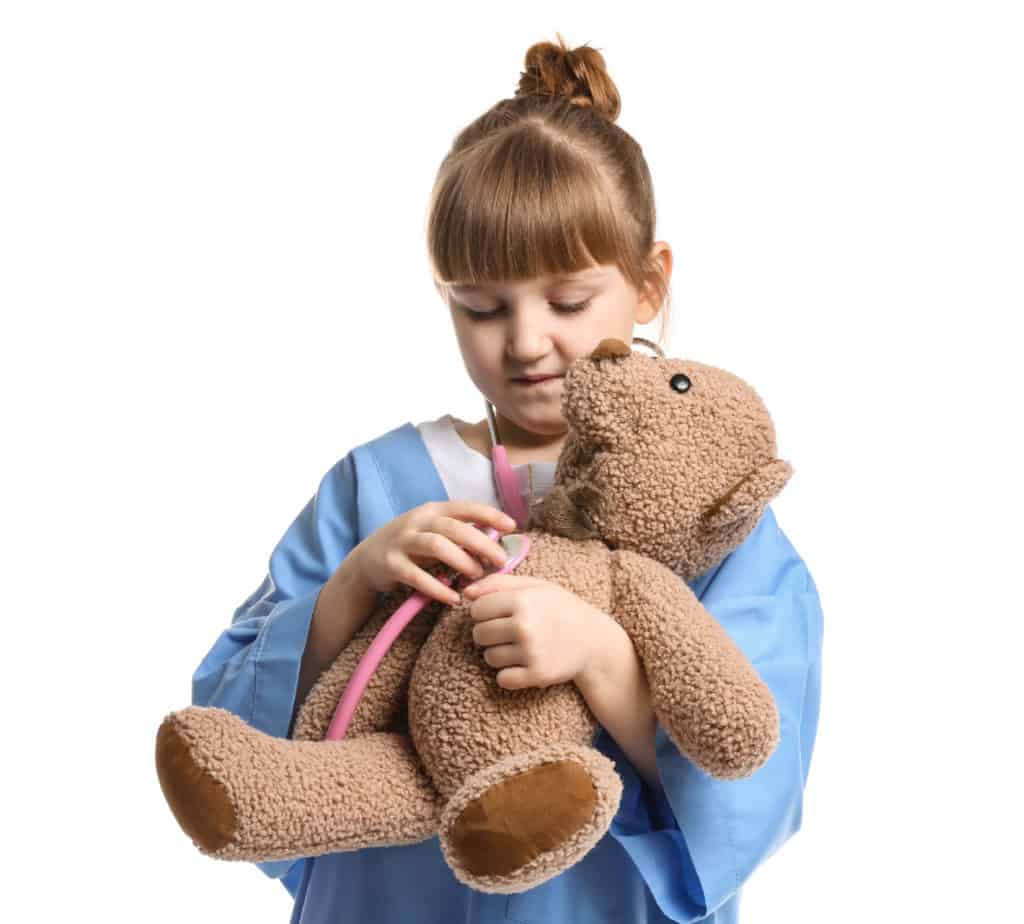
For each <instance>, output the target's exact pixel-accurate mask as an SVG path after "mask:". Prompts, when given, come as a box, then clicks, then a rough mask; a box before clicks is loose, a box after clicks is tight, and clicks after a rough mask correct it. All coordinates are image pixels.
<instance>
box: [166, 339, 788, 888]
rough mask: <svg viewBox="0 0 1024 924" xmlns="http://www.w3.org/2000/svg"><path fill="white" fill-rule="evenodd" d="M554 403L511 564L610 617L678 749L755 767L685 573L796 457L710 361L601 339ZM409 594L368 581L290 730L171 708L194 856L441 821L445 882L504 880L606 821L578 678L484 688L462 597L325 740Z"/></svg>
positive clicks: (718, 545) (750, 688)
mask: <svg viewBox="0 0 1024 924" xmlns="http://www.w3.org/2000/svg"><path fill="white" fill-rule="evenodd" d="M562 411H563V414H564V416H565V418H566V420H567V422H568V424H569V435H568V437H567V439H566V442H565V444H564V446H563V449H562V453H561V455H560V457H559V461H558V465H557V467H556V472H555V482H554V485H553V486H552V488H551V490H550V491H549V492H548V494H547V495H546V496H545V497H544V498H542V499H541V500H539V501H538V502H536V503H535V504H534V506H533V507H532V508H531V510H530V517H529V521H528V523H527V529H526V531H527V532H528V533H529V535H530V539H531V547H530V552H529V554H528V556H527V557H526V559H525V560H524V561H523V562H522V563H521V564H520V565H519V566H518V567H517V568H516V571H515V573H516V574H520V575H525V576H534V577H539V578H543V579H546V580H551V581H555V582H557V583H559V584H561V585H562V586H564V587H566V588H568V589H569V590H571V591H573V592H574V593H576V594H578V595H579V596H580V597H581V598H583V599H584V600H586V601H588V602H589V603H591V604H592V605H594V606H595V607H597V608H598V609H600V610H602V611H604V612H606V613H608V614H609V615H610V616H612V617H613V618H614V619H616V620H617V621H618V622H619V624H620V625H622V626H623V627H624V628H625V630H626V631H627V633H628V634H629V636H630V638H631V639H632V641H633V644H634V646H635V647H636V650H637V653H638V655H639V657H640V659H641V661H642V662H643V665H644V669H645V671H646V674H647V677H648V680H649V683H650V688H651V695H652V701H653V705H654V709H655V712H656V715H657V718H658V721H659V723H660V724H661V725H662V727H663V728H664V729H665V731H666V733H667V734H668V735H669V737H670V738H671V739H672V741H673V742H674V743H675V744H676V746H677V747H678V748H679V749H680V751H681V752H682V753H683V754H685V755H686V756H687V757H688V758H689V759H690V760H691V761H693V762H694V763H695V764H696V765H697V766H698V767H700V768H701V769H703V770H704V771H706V772H707V773H709V774H711V775H714V776H716V777H720V778H724V779H737V778H741V777H745V776H749V775H750V774H751V773H753V772H754V771H755V770H756V769H757V768H758V767H760V766H761V765H762V764H763V763H764V762H765V761H766V760H767V759H768V757H769V756H770V755H771V753H772V752H773V750H774V748H775V746H776V744H777V742H778V737H779V722H778V715H777V712H776V709H775V703H774V700H773V699H772V696H771V693H770V691H769V690H768V688H767V686H766V685H765V684H764V683H763V682H762V681H761V679H760V677H759V676H758V674H757V672H756V670H755V669H754V668H753V666H752V665H751V664H750V662H749V661H748V660H747V659H746V658H745V657H744V655H743V654H742V653H741V652H740V651H739V649H738V648H737V647H736V646H735V644H734V643H733V642H732V641H731V639H730V638H729V636H728V635H727V633H726V632H725V631H724V630H723V629H722V628H721V626H719V624H718V623H717V622H716V621H715V620H714V619H713V618H712V617H711V615H710V614H709V613H708V612H707V611H706V610H705V609H704V607H703V606H702V605H701V603H700V602H699V601H698V600H697V598H696V597H695V596H694V594H693V592H692V591H691V590H690V589H689V587H688V586H687V585H686V584H685V583H684V581H690V580H692V579H694V578H696V577H698V576H699V575H701V574H703V573H704V572H705V571H706V570H708V569H709V568H712V567H714V566H715V565H716V564H718V563H719V562H720V561H721V560H722V559H723V558H724V557H725V556H726V555H727V554H728V553H729V552H730V551H731V550H732V549H734V548H735V547H736V546H737V545H739V544H740V543H741V542H742V541H743V540H744V539H745V538H746V537H747V535H749V534H750V532H751V531H752V530H753V528H754V526H755V525H756V524H757V522H758V519H759V518H760V516H761V514H762V513H763V511H764V508H765V506H766V505H767V504H768V503H769V502H770V501H771V500H772V499H773V498H774V497H775V496H777V494H778V493H779V492H780V491H781V490H782V488H783V487H784V485H785V484H786V482H787V480H788V479H789V477H790V476H791V474H792V468H791V467H790V465H789V464H788V463H786V462H783V461H781V460H779V459H778V458H776V442H775V431H774V427H773V425H772V422H771V418H770V417H769V415H768V412H767V410H766V408H765V407H764V405H763V403H762V401H761V400H760V398H759V397H758V395H757V394H756V392H754V390H753V389H752V388H751V387H750V386H749V385H747V384H746V383H745V382H743V381H742V380H741V379H739V378H737V377H736V376H734V375H732V374H731V373H728V372H726V371H724V370H721V369H717V368H715V367H712V366H707V365H703V364H701V363H697V362H693V361H690V360H681V359H671V358H663V357H652V356H649V355H647V354H644V353H637V352H633V351H631V350H630V349H629V347H627V346H626V345H625V344H623V343H621V342H620V341H617V340H605V341H602V343H601V344H600V345H599V346H598V348H597V349H596V350H595V351H594V352H593V353H592V354H591V355H590V356H589V357H585V358H581V359H579V360H577V361H576V362H574V363H573V364H572V365H571V366H570V368H569V369H568V371H567V373H566V377H565V381H564V382H563V397H562ZM440 567H441V566H435V568H436V569H437V570H439V569H440ZM435 573H436V570H435ZM680 578H682V580H681V579H680ZM407 593H408V592H407V591H402V590H401V589H399V590H397V591H395V592H394V593H392V594H388V595H384V596H383V597H382V598H381V600H380V605H379V606H378V607H377V609H376V610H375V611H374V613H373V614H371V616H370V618H369V620H368V621H367V623H366V624H365V625H364V626H363V628H362V629H361V630H360V631H359V632H358V633H357V634H356V635H355V637H354V638H353V639H352V641H351V642H350V643H349V645H348V646H346V648H345V649H344V650H343V651H342V652H341V653H340V654H339V655H338V657H337V659H336V660H335V662H334V663H333V664H332V665H331V667H330V668H328V669H327V670H326V671H324V672H323V674H322V675H321V676H320V677H319V678H318V680H317V682H316V684H315V685H314V686H313V688H312V689H311V690H310V692H309V694H308V696H307V697H306V699H305V701H304V702H303V703H302V705H301V707H300V709H299V711H298V713H297V716H296V721H295V726H294V729H293V731H292V737H291V739H280V738H275V737H272V736H269V735H265V734H263V733H262V732H258V731H256V730H255V729H252V728H251V727H249V726H248V725H246V724H245V723H244V722H243V721H242V720H240V719H239V718H237V717H236V716H234V715H232V714H231V713H229V712H226V711H225V710H222V709H217V708H206V707H195V706H194V707H189V708H187V709H184V710H181V711H179V712H175V713H171V714H170V715H168V716H167V717H166V718H165V720H164V722H163V724H162V725H161V727H160V730H159V732H158V735H157V771H158V776H159V779H160V783H161V786H162V788H163V791H164V794H165V796H166V798H167V801H168V803H169V805H170V807H171V809H172V811H173V812H174V814H175V817H176V818H177V820H178V822H179V824H180V825H181V827H182V829H183V830H184V831H185V832H186V833H187V834H188V835H189V836H190V837H191V838H192V840H193V841H194V842H195V844H196V845H197V846H198V847H199V849H200V850H201V851H203V852H204V853H206V854H209V855H211V856H214V857H220V858H224V859H238V860H254V861H263V860H278V859H289V858H295V857H304V856H316V855H319V854H323V853H328V852H333V851H337V850H353V849H358V848H361V847H368V846H383V845H395V844H406V843H415V842H417V841H420V840H424V839H426V838H429V837H433V836H435V835H436V836H439V838H440V843H441V848H442V851H443V852H444V856H445V858H446V860H447V862H448V864H449V865H450V867H451V868H452V870H453V872H454V874H455V875H456V876H457V877H458V878H459V879H460V880H461V881H463V882H465V883H467V884H468V885H470V886H472V887H474V888H477V889H480V890H483V891H491V892H518V891H523V890H525V889H528V888H532V887H533V886H535V885H537V884H539V883H541V882H544V881H545V880H547V879H550V878H551V877H552V876H555V875H557V874H558V873H559V872H561V871H563V870H564V869H566V868H567V867H569V866H570V865H572V864H573V863H575V862H576V861H578V860H579V859H580V857H582V856H583V855H584V854H585V853H586V852H587V851H588V850H590V848H591V847H593V845H594V844H595V843H596V842H597V841H598V840H599V839H600V838H601V837H602V836H603V835H604V833H605V832H606V831H607V829H608V827H609V825H610V824H611V821H612V819H613V818H614V816H615V812H616V810H617V808H618V803H619V798H620V795H621V792H622V784H621V780H620V779H619V777H618V774H617V773H616V772H615V769H614V765H613V764H612V762H611V761H609V760H608V759H607V758H606V757H605V756H604V755H603V754H601V753H600V752H599V751H597V750H596V749H595V748H594V747H593V746H592V745H593V742H594V739H595V736H596V734H597V732H598V726H597V723H596V721H595V719H594V718H593V716H592V715H591V713H590V712H589V710H588V709H587V707H586V703H585V701H584V700H583V698H582V696H581V695H580V694H579V692H578V691H577V689H576V687H575V686H574V685H573V684H561V685H557V686H553V687H548V688H545V689H527V690H514V691H510V690H503V689H502V688H500V687H499V686H498V685H497V682H496V680H495V677H496V673H497V672H496V671H495V670H494V669H492V668H491V667H490V666H489V665H487V664H486V662H485V661H484V660H483V654H482V651H481V649H480V648H479V647H478V646H477V645H476V644H475V643H474V642H473V639H472V624H471V620H470V619H469V616H468V610H469V605H468V603H465V602H464V603H460V604H459V605H456V606H453V607H446V606H444V605H442V604H440V603H437V602H433V603H430V604H428V605H427V606H426V607H424V609H423V610H422V611H421V612H420V614H419V615H418V616H417V617H416V618H415V619H414V620H413V622H412V623H411V624H410V625H409V626H408V627H407V629H406V630H405V631H404V632H403V634H402V635H401V636H400V637H399V639H398V640H397V642H396V643H395V645H394V646H393V648H392V649H391V650H390V651H389V652H388V654H387V656H386V657H385V658H384V660H383V661H382V663H381V665H380V667H379V669H378V671H377V672H376V674H375V675H374V677H373V679H372V680H371V682H370V684H369V686H368V687H367V689H366V691H365V693H364V696H363V699H362V701H361V702H360V704H359V707H358V709H357V710H356V713H355V716H354V717H353V720H352V723H351V725H350V727H349V731H348V733H347V736H346V738H345V739H344V740H342V741H333V742H327V741H322V740H321V739H322V738H323V735H324V734H325V732H326V729H327V726H328V724H329V723H330V719H331V716H332V715H333V712H334V709H335V707H336V706H337V703H338V699H339V698H340V696H341V693H342V691H343V690H344V687H345V685H346V683H347V682H348V679H349V677H350V676H351V674H352V672H353V671H354V669H355V666H356V664H357V663H358V662H359V659H360V658H361V657H362V655H363V653H364V652H365V651H366V649H367V647H368V646H369V644H370V642H371V641H372V640H373V638H374V636H375V635H376V634H377V632H378V631H379V629H380V628H381V627H382V626H383V624H384V622H385V621H386V620H387V618H388V617H389V616H390V615H391V613H392V612H394V610H395V609H396V608H397V607H398V606H399V605H400V604H401V602H402V601H403V600H404V599H405V597H406V595H407Z"/></svg>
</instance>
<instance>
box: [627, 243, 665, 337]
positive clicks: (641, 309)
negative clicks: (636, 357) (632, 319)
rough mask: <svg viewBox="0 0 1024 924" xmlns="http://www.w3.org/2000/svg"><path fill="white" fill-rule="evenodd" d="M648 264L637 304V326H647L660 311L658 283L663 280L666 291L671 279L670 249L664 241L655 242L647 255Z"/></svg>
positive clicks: (660, 301) (660, 302)
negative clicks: (648, 268)
mask: <svg viewBox="0 0 1024 924" xmlns="http://www.w3.org/2000/svg"><path fill="white" fill-rule="evenodd" d="M648 262H649V263H650V264H651V267H652V268H651V270H650V272H649V273H648V275H647V278H646V279H645V280H644V287H643V291H642V292H641V293H640V300H639V302H638V304H637V312H636V323H638V324H649V323H650V322H651V321H653V320H654V319H655V318H656V317H657V316H658V312H659V311H661V306H662V299H661V297H660V296H659V294H658V292H659V289H658V282H659V281H660V279H661V278H663V279H664V280H665V289H666V290H667V289H668V285H669V282H670V281H671V279H672V248H671V247H669V245H668V243H667V242H666V241H655V242H654V246H653V247H652V248H651V252H650V254H649V255H648Z"/></svg>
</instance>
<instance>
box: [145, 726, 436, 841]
mask: <svg viewBox="0 0 1024 924" xmlns="http://www.w3.org/2000/svg"><path fill="white" fill-rule="evenodd" d="M156 765H157V775H158V776H159V779H160V786H161V788H162V789H163V792H164V796H165V797H166V799H167V802H168V804H169V805H170V808H171V811H172V812H173V813H174V816H175V818H176V819H177V821H178V824H179V825H180V826H181V828H182V829H183V830H184V831H185V833H186V834H188V835H189V837H191V838H192V840H193V842H194V843H195V844H196V846H197V847H198V848H199V850H200V851H201V852H203V853H205V854H207V855H208V856H213V857H217V858H220V859H227V860H250V861H264V860H284V859H291V858H298V857H308V856H318V855H320V854H325V853H332V852H334V851H338V850H355V849H358V848H361V847H379V846H384V845H392V844H413V843H417V842H419V841H422V840H426V839H427V838H429V837H432V836H434V835H435V834H436V833H437V826H438V821H439V817H440V802H439V799H438V796H437V794H436V791H435V789H434V787H433V785H432V784H431V783H430V781H429V779H428V778H427V776H426V774H425V773H424V771H423V769H422V766H421V765H420V762H419V759H418V758H417V757H416V755H415V753H414V751H413V748H412V744H411V742H410V741H409V738H408V736H407V735H402V734H394V733H387V732H380V733H374V734H368V735H364V736H359V737H353V738H345V739H344V740H341V741H292V740H288V739H285V738H276V737H274V736H272V735H267V734H264V733H263V732H261V731H258V730H257V729H254V728H252V727H251V726H250V725H248V724H247V723H245V722H244V721H243V720H242V719H240V718H239V717H238V716H236V715H234V714H233V713H231V712H228V711H226V710H224V709H218V708H207V707H199V706H190V707H189V708H187V709H183V710H181V711H179V712H174V713H171V714H170V715H168V716H167V717H166V718H165V719H164V721H163V723H162V724H161V726H160V729H159V731H158V732H157V740H156Z"/></svg>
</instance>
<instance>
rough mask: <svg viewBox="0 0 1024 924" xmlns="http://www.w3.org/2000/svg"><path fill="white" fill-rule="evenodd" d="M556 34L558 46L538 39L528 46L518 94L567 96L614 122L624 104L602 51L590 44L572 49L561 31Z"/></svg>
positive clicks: (555, 97)
mask: <svg viewBox="0 0 1024 924" xmlns="http://www.w3.org/2000/svg"><path fill="white" fill-rule="evenodd" d="M555 36H556V38H557V39H558V44H557V45H556V44H554V43H553V42H537V43H535V44H533V45H531V46H530V47H529V48H528V49H527V52H526V60H525V64H526V70H525V71H523V73H522V74H521V75H520V77H519V87H518V89H517V90H516V96H547V97H550V98H552V99H557V98H559V97H566V98H567V99H568V100H569V102H570V103H573V104H574V105H576V106H591V107H593V108H594V109H595V110H596V111H597V112H599V113H600V114H601V115H603V116H604V117H605V118H606V119H608V120H609V121H610V122H614V121H615V120H616V118H618V115H619V111H620V110H621V108H622V103H621V100H620V98H619V91H618V90H617V89H616V88H615V84H614V83H613V82H612V79H611V77H609V76H608V70H607V68H606V67H605V63H604V57H603V56H602V54H601V52H599V51H598V50H597V49H596V48H590V47H589V46H587V45H580V46H579V47H578V48H573V49H570V48H569V47H568V45H566V44H565V40H564V39H563V38H562V36H561V35H560V34H559V33H557V32H556V33H555Z"/></svg>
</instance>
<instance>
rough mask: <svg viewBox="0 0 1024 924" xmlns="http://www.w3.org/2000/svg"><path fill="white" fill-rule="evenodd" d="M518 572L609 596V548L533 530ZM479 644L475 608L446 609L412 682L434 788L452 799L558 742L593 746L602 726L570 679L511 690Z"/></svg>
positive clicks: (603, 598) (412, 714)
mask: <svg viewBox="0 0 1024 924" xmlns="http://www.w3.org/2000/svg"><path fill="white" fill-rule="evenodd" d="M530 538H531V547H530V552H529V554H528V555H527V557H526V559H525V560H524V561H523V562H521V563H520V565H519V566H518V567H517V568H516V570H515V572H514V573H515V574H517V575H522V576H524V577H539V578H543V579H545V580H551V581H556V582H558V583H560V584H562V585H563V586H566V587H568V589H570V590H572V591H573V592H574V593H577V594H578V595H579V596H580V597H582V598H583V599H585V600H587V601H588V602H589V603H591V604H593V605H595V606H597V607H599V608H602V609H604V608H607V606H608V604H609V600H610V580H609V569H608V559H607V556H608V550H607V548H606V547H605V546H603V545H602V544H601V543H597V542H576V541H572V540H568V539H563V538H561V537H557V536H550V535H548V534H545V533H536V534H535V533H532V532H531V534H530ZM496 677H497V671H496V670H495V669H494V668H492V667H491V666H490V665H489V664H487V662H486V661H484V659H483V649H481V648H480V647H479V646H478V645H477V644H476V643H475V642H474V641H473V625H472V620H471V619H470V618H469V606H468V605H466V604H460V605H459V606H456V607H453V608H452V609H451V610H449V611H447V612H445V613H444V614H443V615H442V616H441V618H440V620H439V621H438V624H437V625H436V626H435V628H434V631H433V632H432V633H431V635H430V637H429V639H428V640H427V642H426V643H425V645H424V646H423V649H422V651H421V652H420V656H419V658H418V659H417V662H416V666H415V668H414V670H413V675H412V680H411V682H410V687H409V727H410V732H411V734H412V736H413V740H414V742H415V744H416V748H417V751H418V753H419V755H420V757H421V759H422V760H423V763H424V766H425V767H426V769H427V772H428V773H429V774H430V777H431V779H432V780H433V782H434V785H435V786H437V788H438V790H439V791H440V792H441V793H442V794H443V795H445V796H446V797H447V796H451V795H452V794H453V793H454V792H455V791H456V790H457V789H458V788H459V787H460V786H461V785H462V783H463V782H464V781H465V780H466V779H467V778H468V777H469V776H471V775H472V774H473V773H476V772H477V771H479V770H481V769H484V768H486V767H489V766H491V765H493V764H494V763H496V762H497V761H499V760H502V759H503V758H505V757H509V756H512V755H515V754H525V753H529V752H531V751H534V750H537V749H540V748H544V747H548V746H550V745H551V744H553V743H555V742H564V743H568V744H590V743H592V742H593V740H594V737H595V735H596V733H597V728H598V726H597V723H596V721H595V720H594V718H593V716H592V715H591V714H590V711H589V710H588V709H587V707H586V703H585V701H584V700H583V697H582V696H581V695H580V694H579V691H578V690H577V689H576V686H575V685H574V684H572V683H564V684H557V685H555V686H551V687H545V688H542V689H538V688H531V689H525V690H505V689H502V688H501V687H499V686H498V684H497V680H496Z"/></svg>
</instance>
